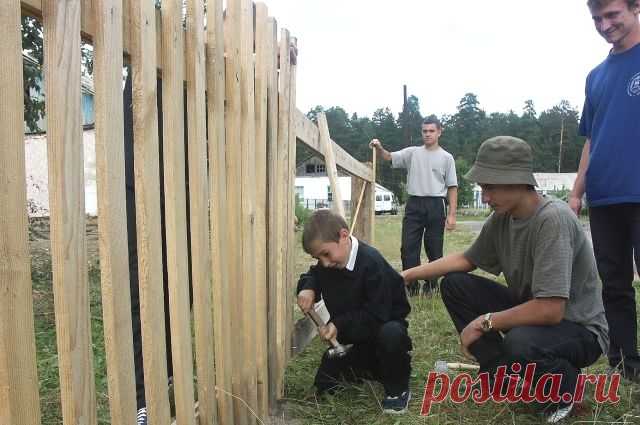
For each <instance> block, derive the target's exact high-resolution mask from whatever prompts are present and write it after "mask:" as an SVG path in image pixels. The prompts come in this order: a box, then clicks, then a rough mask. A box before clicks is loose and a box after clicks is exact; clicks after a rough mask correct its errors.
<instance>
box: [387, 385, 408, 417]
mask: <svg viewBox="0 0 640 425" xmlns="http://www.w3.org/2000/svg"><path fill="white" fill-rule="evenodd" d="M410 400H411V391H409V390H407V391H405V392H403V393H402V394H400V395H399V396H395V397H390V396H386V397H385V398H384V400H382V411H383V412H384V413H389V414H392V415H403V414H405V413H407V411H408V410H409V401H410Z"/></svg>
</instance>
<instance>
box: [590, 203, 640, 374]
mask: <svg viewBox="0 0 640 425" xmlns="http://www.w3.org/2000/svg"><path fill="white" fill-rule="evenodd" d="M589 222H590V226H591V236H592V238H593V249H594V252H595V256H596V262H597V264H598V272H599V274H600V278H601V279H602V283H603V289H602V301H603V302H604V311H605V314H606V315H607V322H609V338H610V339H611V342H610V345H609V364H610V365H611V366H617V365H619V364H620V363H621V361H622V359H623V357H624V366H625V369H629V368H632V369H633V370H631V371H632V372H634V373H635V374H638V373H639V372H640V357H639V356H638V340H637V330H638V326H637V315H636V292H635V289H634V288H633V252H634V251H635V262H636V267H637V268H638V269H640V204H616V205H606V206H602V207H590V208H589Z"/></svg>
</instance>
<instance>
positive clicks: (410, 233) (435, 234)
mask: <svg viewBox="0 0 640 425" xmlns="http://www.w3.org/2000/svg"><path fill="white" fill-rule="evenodd" d="M446 216H447V209H446V202H445V199H444V198H442V197H430V196H410V197H409V199H408V200H407V205H406V206H405V210H404V218H403V220H402V245H401V247H400V257H401V258H402V270H407V269H410V268H412V267H416V266H418V265H420V251H421V249H420V244H421V242H423V243H424V250H425V252H426V254H427V258H428V259H429V261H435V260H437V259H438V258H441V257H442V249H443V245H444V226H445V220H446ZM428 284H429V286H430V289H434V288H435V286H436V281H435V280H434V281H431V282H429V283H428ZM417 290H419V283H418V282H412V283H411V284H410V285H409V292H410V293H411V294H412V295H415V294H416V293H417Z"/></svg>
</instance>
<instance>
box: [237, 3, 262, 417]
mask: <svg viewBox="0 0 640 425" xmlns="http://www.w3.org/2000/svg"><path fill="white" fill-rule="evenodd" d="M240 12H241V17H240V21H241V22H240V27H241V30H240V31H241V39H240V109H241V114H242V115H241V125H240V144H241V150H242V158H241V160H242V166H241V168H242V180H241V182H240V183H241V194H242V200H241V204H242V208H241V223H242V228H241V231H242V234H241V238H242V244H241V245H242V274H241V279H242V280H241V282H240V285H241V288H242V314H243V316H244V317H243V320H242V323H243V325H244V326H243V332H242V338H244V344H243V345H244V353H243V354H244V362H243V365H242V374H241V376H242V387H243V393H244V394H245V395H246V399H245V402H246V403H247V405H248V408H249V409H251V410H252V411H255V410H256V409H257V404H258V399H257V389H256V386H257V383H256V381H257V372H256V355H257V347H256V323H255V317H256V279H255V273H256V262H255V256H256V249H255V248H256V247H255V243H256V235H255V232H256V229H255V214H256V210H255V197H256V155H255V154H256V145H255V119H256V117H255V79H254V75H255V70H254V59H253V45H254V30H253V22H254V20H253V2H252V1H251V0H241V11H240ZM248 408H247V406H244V409H245V411H246V410H248ZM246 416H247V423H248V424H251V425H253V424H255V423H256V420H255V416H254V415H253V414H251V413H249V414H248V415H246Z"/></svg>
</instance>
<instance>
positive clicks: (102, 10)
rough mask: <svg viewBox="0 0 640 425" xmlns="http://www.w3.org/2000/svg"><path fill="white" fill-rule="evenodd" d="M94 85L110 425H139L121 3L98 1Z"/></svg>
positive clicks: (101, 269) (118, 0) (101, 276)
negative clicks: (125, 150)
mask: <svg viewBox="0 0 640 425" xmlns="http://www.w3.org/2000/svg"><path fill="white" fill-rule="evenodd" d="M94 12H95V14H96V15H95V22H96V29H97V31H96V33H97V36H96V37H95V38H94V42H95V46H94V60H95V67H94V81H95V111H96V168H97V186H98V228H99V229H100V278H101V283H102V313H103V320H104V334H105V337H104V341H105V351H106V356H107V379H108V382H109V399H110V403H109V408H110V412H111V423H112V424H118V425H124V424H131V423H134V422H135V420H136V388H135V373H134V360H133V333H132V329H131V297H130V280H129V279H130V276H129V255H128V250H127V238H123V237H122V235H126V234H127V220H126V214H123V211H125V210H126V194H125V166H124V151H123V149H122V146H123V145H124V136H123V128H124V113H123V109H122V102H123V100H122V97H123V95H122V62H123V61H122V55H120V54H117V52H122V16H123V9H122V0H96V2H95V10H94Z"/></svg>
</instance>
